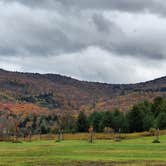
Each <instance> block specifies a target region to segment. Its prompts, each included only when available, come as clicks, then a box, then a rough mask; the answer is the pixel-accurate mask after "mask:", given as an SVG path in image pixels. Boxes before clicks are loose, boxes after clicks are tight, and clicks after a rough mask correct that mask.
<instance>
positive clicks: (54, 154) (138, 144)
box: [0, 136, 166, 166]
mask: <svg viewBox="0 0 166 166" xmlns="http://www.w3.org/2000/svg"><path fill="white" fill-rule="evenodd" d="M152 140H153V138H152V137H146V138H145V137H144V138H138V139H131V140H123V141H121V142H114V141H113V140H110V141H109V140H100V141H95V143H93V144H89V143H88V142H87V141H63V142H60V143H56V142H55V141H34V142H31V143H29V142H23V143H17V144H16V143H6V142H0V165H2V166H39V165H40V166H53V165H57V166H58V165H61V164H62V165H104V164H103V163H102V162H104V163H105V165H116V164H118V165H124V164H125V163H126V165H131V163H133V165H144V164H145V165H146V163H151V164H152V165H155V163H156V165H158V164H160V165H163V166H164V165H166V136H161V137H160V141H161V143H160V144H153V143H151V142H152ZM74 163H75V164H74ZM129 163H130V164H129Z"/></svg>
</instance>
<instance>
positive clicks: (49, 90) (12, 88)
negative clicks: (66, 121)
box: [0, 69, 166, 113]
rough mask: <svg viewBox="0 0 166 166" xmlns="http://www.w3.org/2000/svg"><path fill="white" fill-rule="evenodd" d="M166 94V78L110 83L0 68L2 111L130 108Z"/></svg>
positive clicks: (75, 111)
mask: <svg viewBox="0 0 166 166" xmlns="http://www.w3.org/2000/svg"><path fill="white" fill-rule="evenodd" d="M165 95H166V77H162V78H159V79H155V80H153V81H148V82H144V83H138V84H106V83H97V82H87V81H79V80H76V79H73V78H70V77H66V76H61V75H57V74H38V73H21V72H9V71H5V70H2V69H1V70H0V109H1V110H2V109H14V110H16V111H23V110H24V111H25V110H26V111H27V112H31V111H34V110H35V111H36V110H40V111H41V110H43V111H45V110H47V111H51V110H57V111H71V112H72V113H77V112H79V111H81V110H83V111H85V112H87V113H89V112H92V111H97V110H98V111H103V110H110V111H112V110H114V109H120V110H122V111H127V110H128V109H130V107H132V106H133V104H135V103H137V102H140V101H143V100H150V101H151V100H153V99H154V98H155V97H157V96H165ZM40 111H39V112H40Z"/></svg>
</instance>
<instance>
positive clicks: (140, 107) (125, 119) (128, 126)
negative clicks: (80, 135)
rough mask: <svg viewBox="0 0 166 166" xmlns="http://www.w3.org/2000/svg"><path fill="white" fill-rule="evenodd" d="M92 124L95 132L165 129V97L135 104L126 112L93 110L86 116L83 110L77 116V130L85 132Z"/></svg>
mask: <svg viewBox="0 0 166 166" xmlns="http://www.w3.org/2000/svg"><path fill="white" fill-rule="evenodd" d="M89 125H92V126H93V127H94V130H95V131H96V132H103V131H105V130H106V129H108V128H110V129H112V130H114V131H115V132H119V130H120V131H121V132H141V131H148V130H149V129H150V128H160V129H166V98H161V97H158V98H156V99H155V100H154V102H153V103H150V102H148V101H144V102H142V103H139V104H136V105H134V106H133V108H132V109H131V110H130V111H128V112H125V113H124V112H120V111H118V110H115V111H113V112H110V111H106V112H94V113H92V114H91V115H90V116H89V117H86V116H85V115H84V113H83V112H81V113H80V114H79V117H78V124H77V127H78V131H80V132H85V131H86V130H87V126H89Z"/></svg>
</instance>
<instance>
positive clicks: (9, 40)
mask: <svg viewBox="0 0 166 166" xmlns="http://www.w3.org/2000/svg"><path fill="white" fill-rule="evenodd" d="M165 11H166V2H165V1H164V0H146V1H145V0H27V1H26V0H2V1H1V2H0V20H1V22H0V31H1V33H0V58H1V60H2V62H3V64H2V63H1V65H2V66H7V68H9V67H8V66H10V65H7V61H9V59H12V60H11V61H9V64H10V63H11V66H13V68H14V69H16V68H18V70H24V71H31V70H30V69H32V70H33V71H41V72H44V71H45V72H47V71H51V72H52V71H54V72H58V73H62V74H67V75H71V76H75V77H77V78H80V79H88V80H99V81H107V82H109V81H111V80H112V81H113V82H116V81H121V80H122V82H123V81H124V82H127V81H126V80H128V81H130V82H132V80H131V78H130V75H131V71H132V72H133V73H135V77H136V78H135V79H134V80H135V81H137V80H141V81H142V79H143V78H142V77H140V76H139V74H138V73H139V72H137V71H135V70H134V67H131V68H130V67H127V66H123V65H121V64H119V63H117V62H116V63H113V62H112V61H113V60H115V58H112V57H114V56H115V57H117V58H116V61H118V60H119V61H122V60H123V59H125V58H126V59H128V60H129V62H130V64H128V65H131V66H132V62H133V58H134V62H136V61H137V60H139V61H140V62H141V63H143V61H144V60H145V59H146V60H147V61H151V60H155V61H156V60H157V61H158V63H161V62H163V61H164V62H165V59H166V37H165V36H166V32H165V28H166V20H165V17H164V16H165ZM161 16H162V17H161ZM89 48H92V49H91V51H92V50H93V49H94V51H92V52H93V55H94V54H95V53H96V58H94V57H93V58H92V57H91V56H90V55H89V59H88V55H85V52H86V53H87V54H90V53H89V52H88V51H87V50H89ZM96 48H97V49H99V50H102V51H104V52H106V54H107V56H104V53H103V52H102V51H97V52H96V51H95V49H96ZM98 54H100V55H98ZM109 55H110V58H108V57H109ZM83 56H84V57H85V58H83ZM4 57H7V60H6V59H5V60H4V59H3V58H4ZM27 57H30V59H31V60H32V61H34V59H35V64H34V63H33V62H31V61H30V59H28V62H29V63H25V62H24V63H23V62H22V61H23V60H20V59H24V58H25V59H27ZM68 57H74V58H75V59H77V57H78V58H79V59H78V60H79V62H78V64H79V66H76V67H74V64H75V63H76V62H75V61H74V60H73V59H72V58H71V59H72V60H71V59H70V58H68ZM80 57H81V58H80ZM106 57H107V58H106ZM13 58H14V59H15V60H14V62H13ZM17 58H18V59H19V62H18V61H17V60H16V59H17ZM36 58H38V59H44V61H45V62H46V59H47V58H48V60H50V61H52V63H50V62H47V64H48V66H49V68H51V69H50V70H48V69H47V68H46V67H45V66H44V64H43V62H44V61H42V62H41V64H37V61H36ZM59 58H62V59H63V60H62V59H59ZM104 58H105V59H104ZM118 58H119V59H118ZM65 59H66V60H65ZM102 59H103V61H104V64H103V65H101V63H99V62H101V61H102ZM106 59H107V60H108V64H106ZM130 59H132V60H130ZM89 61H90V63H88V65H85V62H86V63H87V62H89ZM21 62H22V64H21ZM57 62H59V65H60V66H62V67H56V68H55V67H53V66H54V65H58V63H57ZM81 62H82V63H81ZM140 62H139V68H138V70H139V71H141V67H142V69H144V70H143V71H145V70H146V71H147V69H145V67H144V65H141V64H140ZM14 63H15V65H14ZM23 64H24V66H23ZM62 64H63V65H62ZM68 65H70V66H72V67H71V68H68V67H67V66H68ZM90 66H92V67H90ZM37 68H39V69H40V70H37ZM42 68H43V70H41V69H42ZM84 68H87V69H88V71H86V72H85V71H84ZM125 68H126V69H125ZM164 69H165V68H162V69H161V70H160V71H157V74H156V75H153V77H154V76H159V75H160V74H159V73H163V70H164ZM75 70H77V71H78V72H75ZM121 70H124V72H126V75H127V76H126V77H125V78H123V77H122V76H121V74H120V71H121ZM130 70H131V71H130ZM154 70H155V71H156V69H154ZM89 71H90V72H89ZM109 72H110V73H109ZM147 73H148V72H147ZM124 75H125V74H124ZM148 75H150V74H149V73H148ZM98 78H99V79H98ZM148 78H149V77H148Z"/></svg>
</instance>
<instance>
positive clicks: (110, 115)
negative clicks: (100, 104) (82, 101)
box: [0, 97, 166, 140]
mask: <svg viewBox="0 0 166 166" xmlns="http://www.w3.org/2000/svg"><path fill="white" fill-rule="evenodd" d="M90 127H93V130H94V131H95V132H141V131H148V130H149V129H150V128H159V129H166V98H161V97H158V98H156V99H154V101H153V102H152V103H151V102H148V101H143V102H141V103H138V104H136V105H134V106H133V107H132V109H131V110H130V111H127V112H121V111H119V110H114V111H102V112H97V111H96V112H93V113H91V114H90V115H86V114H85V113H84V112H80V113H79V115H78V116H75V115H72V114H71V113H69V112H67V113H61V114H57V113H55V112H51V111H50V114H49V115H48V114H42V115H37V114H30V115H26V116H25V115H24V114H22V113H12V112H11V111H10V110H2V111H0V137H1V138H6V139H7V138H9V137H11V136H14V137H15V139H16V140H17V138H18V137H24V138H25V137H28V138H29V139H31V136H32V135H34V134H40V135H42V134H48V133H52V134H58V133H62V132H63V133H64V132H66V133H75V132H88V129H89V128H90Z"/></svg>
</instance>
